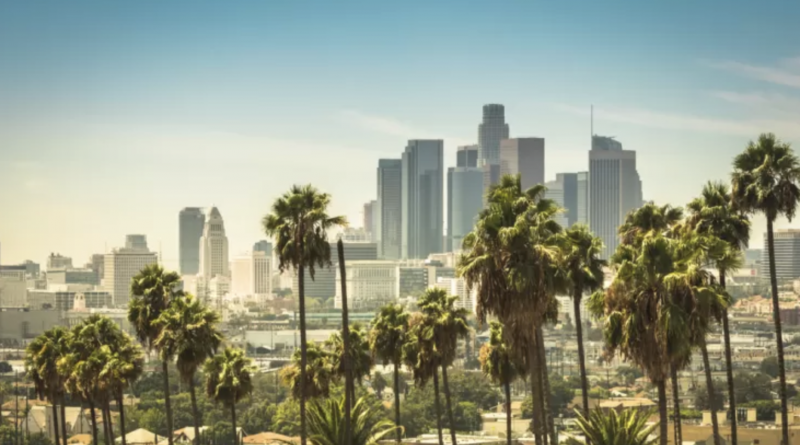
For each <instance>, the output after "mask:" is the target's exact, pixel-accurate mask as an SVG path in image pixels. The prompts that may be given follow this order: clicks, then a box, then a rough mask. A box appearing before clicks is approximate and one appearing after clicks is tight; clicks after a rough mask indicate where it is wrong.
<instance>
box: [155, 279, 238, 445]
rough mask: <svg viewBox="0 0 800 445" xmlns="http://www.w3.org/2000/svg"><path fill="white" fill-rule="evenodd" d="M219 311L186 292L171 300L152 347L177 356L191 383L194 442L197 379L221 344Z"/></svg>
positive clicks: (197, 433) (197, 429)
mask: <svg viewBox="0 0 800 445" xmlns="http://www.w3.org/2000/svg"><path fill="white" fill-rule="evenodd" d="M219 320H220V318H219V313H217V312H215V311H212V310H210V309H209V308H208V307H207V306H206V305H204V304H203V303H202V302H201V301H200V300H199V299H197V298H195V297H194V296H193V295H189V294H187V295H186V296H184V297H183V298H176V299H174V300H172V302H171V303H170V305H169V307H168V308H167V310H166V311H164V312H162V313H161V315H160V316H159V317H158V319H157V320H156V321H155V325H156V326H157V327H158V328H159V330H160V331H161V333H160V334H159V336H158V338H156V340H155V341H154V342H153V346H154V347H155V348H156V349H158V350H161V351H165V355H166V356H168V357H176V365H177V368H178V373H179V374H180V376H181V379H182V380H183V381H184V383H186V384H187V385H189V394H190V395H191V398H192V416H193V417H194V437H195V441H199V440H200V422H201V420H200V414H199V412H198V410H197V395H196V391H195V383H194V378H195V374H196V373H197V370H198V369H200V367H201V366H202V365H203V363H205V361H206V360H207V359H208V358H209V357H211V356H213V355H214V354H215V353H216V352H217V348H219V346H220V344H222V333H221V332H220V331H219V329H218V328H217V325H218V324H219Z"/></svg>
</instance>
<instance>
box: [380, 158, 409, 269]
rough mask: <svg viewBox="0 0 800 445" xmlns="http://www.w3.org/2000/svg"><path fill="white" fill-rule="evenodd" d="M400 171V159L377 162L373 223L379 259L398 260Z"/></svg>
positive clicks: (400, 203)
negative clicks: (375, 204) (376, 195)
mask: <svg viewBox="0 0 800 445" xmlns="http://www.w3.org/2000/svg"><path fill="white" fill-rule="evenodd" d="M402 171H403V161H402V160H401V159H380V160H378V199H377V206H378V209H377V212H376V218H375V220H374V221H373V226H374V229H375V234H374V236H375V238H374V240H375V242H377V243H378V254H379V255H380V258H383V259H387V260H392V259H399V258H400V256H401V254H400V246H401V238H402V223H403V221H402V192H401V188H402Z"/></svg>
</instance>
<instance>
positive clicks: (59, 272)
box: [47, 269, 100, 286]
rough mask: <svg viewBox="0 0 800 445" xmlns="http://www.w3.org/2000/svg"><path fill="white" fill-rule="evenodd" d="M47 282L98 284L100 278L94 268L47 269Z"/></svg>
mask: <svg viewBox="0 0 800 445" xmlns="http://www.w3.org/2000/svg"><path fill="white" fill-rule="evenodd" d="M47 284H48V285H50V284H90V285H92V286H97V285H99V284H100V280H99V279H98V277H97V273H96V272H95V271H94V270H92V269H52V270H48V271H47Z"/></svg>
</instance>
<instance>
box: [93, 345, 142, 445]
mask: <svg viewBox="0 0 800 445" xmlns="http://www.w3.org/2000/svg"><path fill="white" fill-rule="evenodd" d="M115 346H116V348H115V350H114V351H111V353H110V355H109V356H108V357H107V361H106V362H105V366H104V367H103V370H102V371H101V372H100V378H101V379H103V380H105V381H106V382H107V383H106V386H107V387H108V388H109V391H110V392H111V396H112V397H113V398H114V400H116V403H117V406H118V407H119V421H120V435H121V437H122V445H126V438H125V435H126V434H127V431H126V429H125V400H124V397H125V388H128V387H130V386H131V385H132V384H133V383H134V382H135V381H136V380H138V379H139V377H141V375H142V373H143V372H144V353H143V352H142V349H141V348H140V347H139V345H138V344H136V343H134V341H133V339H132V338H131V337H130V336H129V335H128V334H123V335H122V338H121V339H120V341H119V342H117V343H116V345H115Z"/></svg>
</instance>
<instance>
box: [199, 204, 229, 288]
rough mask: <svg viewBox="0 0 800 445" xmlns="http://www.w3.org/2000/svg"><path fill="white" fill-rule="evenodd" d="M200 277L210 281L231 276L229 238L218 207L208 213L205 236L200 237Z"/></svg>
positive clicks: (204, 227) (204, 230)
mask: <svg viewBox="0 0 800 445" xmlns="http://www.w3.org/2000/svg"><path fill="white" fill-rule="evenodd" d="M200 275H202V276H203V279H204V280H206V281H208V280H210V279H212V278H214V277H216V276H218V275H222V276H226V277H227V276H230V271H229V270H228V237H227V236H225V223H224V222H223V221H222V215H221V214H220V213H219V210H218V209H217V208H216V207H211V208H209V209H208V212H206V220H205V224H204V226H203V236H201V237H200Z"/></svg>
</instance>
